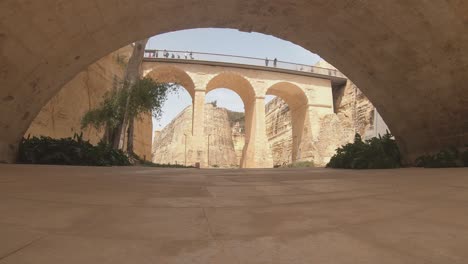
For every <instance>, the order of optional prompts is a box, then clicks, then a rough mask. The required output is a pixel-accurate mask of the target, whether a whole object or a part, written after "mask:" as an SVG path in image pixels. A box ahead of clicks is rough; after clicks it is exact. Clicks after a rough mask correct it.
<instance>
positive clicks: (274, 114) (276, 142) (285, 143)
mask: <svg viewBox="0 0 468 264" xmlns="http://www.w3.org/2000/svg"><path fill="white" fill-rule="evenodd" d="M265 112H266V132H267V137H268V141H269V142H270V149H271V152H272V157H273V164H274V165H283V164H290V163H291V162H292V154H291V151H292V123H291V114H290V111H289V107H288V105H287V104H286V103H285V102H284V101H283V100H282V99H281V98H279V97H276V98H274V99H273V100H271V101H270V102H269V103H268V104H266V106H265Z"/></svg>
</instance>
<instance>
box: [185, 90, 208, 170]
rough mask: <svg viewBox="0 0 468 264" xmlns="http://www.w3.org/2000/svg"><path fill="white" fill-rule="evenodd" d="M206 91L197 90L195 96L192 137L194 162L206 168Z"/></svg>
mask: <svg viewBox="0 0 468 264" xmlns="http://www.w3.org/2000/svg"><path fill="white" fill-rule="evenodd" d="M205 93H206V92H205V89H195V94H194V96H193V112H192V137H191V140H190V142H191V144H190V148H191V149H192V151H193V156H192V160H190V161H189V162H190V163H192V164H194V163H196V162H200V166H202V167H206V165H207V164H206V160H207V157H206V148H207V145H206V138H205V133H204V130H205Z"/></svg>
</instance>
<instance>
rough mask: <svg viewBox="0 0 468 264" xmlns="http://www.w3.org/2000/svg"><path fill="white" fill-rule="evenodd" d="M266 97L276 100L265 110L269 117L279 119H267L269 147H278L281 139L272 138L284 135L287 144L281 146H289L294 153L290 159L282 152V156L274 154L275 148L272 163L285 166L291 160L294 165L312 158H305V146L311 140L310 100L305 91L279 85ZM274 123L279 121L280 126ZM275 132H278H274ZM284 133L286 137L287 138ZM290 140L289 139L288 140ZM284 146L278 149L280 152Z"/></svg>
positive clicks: (267, 92) (268, 104) (289, 84)
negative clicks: (270, 144)
mask: <svg viewBox="0 0 468 264" xmlns="http://www.w3.org/2000/svg"><path fill="white" fill-rule="evenodd" d="M266 94H267V96H268V95H269V96H275V97H276V98H274V99H273V100H272V101H270V102H269V103H267V105H266V110H265V111H266V114H267V115H273V114H276V115H278V116H280V117H276V118H273V116H272V117H271V118H269V117H268V116H267V118H266V121H267V131H269V130H270V131H269V132H270V133H268V135H267V136H268V138H269V141H270V143H276V144H278V142H277V141H278V139H277V138H274V137H273V135H281V136H282V137H283V139H285V140H286V142H282V143H281V144H282V145H283V146H286V147H288V146H289V147H290V149H291V152H290V157H284V152H281V153H280V156H279V155H278V154H276V153H275V147H274V146H272V151H273V161H274V163H275V165H284V162H286V161H287V160H289V161H290V162H291V163H294V162H296V161H299V160H305V159H307V158H310V157H307V154H306V152H307V151H306V150H307V147H306V142H307V141H308V140H309V139H308V138H309V137H310V135H309V133H310V128H308V126H309V120H308V99H307V96H306V94H305V93H304V91H303V90H302V89H301V88H300V87H298V86H297V85H295V84H292V83H289V82H279V83H276V84H274V85H272V86H271V87H269V88H268V90H267V91H266ZM273 109H274V110H276V113H273ZM272 119H274V120H276V121H277V122H278V121H280V122H281V124H274V123H272ZM288 120H290V121H288ZM278 125H279V127H278ZM289 126H290V127H289ZM272 129H275V130H277V131H271V130H272ZM278 130H283V131H278ZM289 130H290V131H289ZM273 132H274V133H273ZM285 133H286V135H284V134H285ZM289 133H290V134H289ZM289 136H290V139H288V138H289ZM288 141H289V142H288ZM283 146H279V147H280V148H281V147H283ZM277 147H278V146H277ZM285 158H286V159H285Z"/></svg>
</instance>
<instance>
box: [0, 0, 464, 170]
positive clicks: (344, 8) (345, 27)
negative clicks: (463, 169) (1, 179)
mask: <svg viewBox="0 0 468 264" xmlns="http://www.w3.org/2000/svg"><path fill="white" fill-rule="evenodd" d="M181 6H190V7H191V8H190V9H188V10H186V11H187V14H188V15H187V16H184V18H183V19H181V17H180V16H177V15H174V14H178V13H180V7H181ZM207 8H209V9H210V10H211V12H210V15H206V9H207ZM434 10H442V11H443V12H439V13H435V12H434ZM466 10H468V2H466V1H441V2H434V1H425V2H420V1H419V2H417V3H415V2H412V1H405V2H402V1H400V2H395V1H385V2H382V1H373V2H369V1H367V2H359V1H355V2H352V4H350V2H349V1H348V0H337V1H333V2H330V1H319V2H317V1H312V2H311V1H303V2H300V3H295V2H294V3H293V2H286V3H285V2H284V1H280V0H271V1H268V2H265V1H263V0H239V1H229V0H206V1H205V0H204V1H201V0H198V1H196V2H193V0H190V1H189V0H180V1H172V2H167V1H162V0H135V1H133V2H132V3H131V4H129V3H126V2H121V1H111V0H103V1H98V2H96V1H92V0H69V1H67V2H66V4H64V3H61V2H57V1H44V2H41V3H40V5H39V4H37V5H36V4H30V3H29V2H19V1H14V0H5V1H2V2H1V3H0V17H2V24H1V25H0V32H2V33H1V34H0V47H1V49H0V62H1V63H0V87H1V91H0V100H2V101H1V102H2V103H1V104H0V113H1V118H0V128H1V129H2V133H1V135H0V157H1V158H0V161H6V160H9V161H11V160H12V159H13V158H14V156H15V152H16V148H17V143H18V142H19V140H20V139H21V137H22V136H23V134H24V133H25V131H26V130H27V128H28V127H29V125H30V123H31V122H32V120H33V119H34V117H35V116H36V115H37V114H38V113H39V111H40V109H41V108H42V107H43V106H44V105H45V104H46V103H47V102H48V101H49V100H50V98H52V97H53V96H54V95H55V94H56V93H57V92H58V91H59V90H60V88H61V87H62V86H63V85H64V84H65V83H66V82H68V81H69V80H71V79H72V78H73V77H74V76H75V75H76V74H78V73H79V72H80V71H82V70H84V69H85V68H86V67H87V66H89V65H90V64H91V63H93V62H95V61H97V60H98V59H99V58H102V57H103V56H105V55H106V54H109V53H110V52H112V51H114V50H117V49H118V48H119V47H122V46H124V45H126V44H128V43H131V42H133V41H136V40H139V39H143V38H146V37H149V36H152V35H156V34H160V33H165V32H171V31H176V30H182V29H189V28H202V27H218V28H220V27H222V28H234V29H239V30H242V31H248V32H254V31H255V32H260V33H264V34H270V35H274V36H278V37H281V38H283V39H286V40H288V41H291V42H293V43H296V44H298V45H301V46H302V47H304V48H306V49H308V50H312V51H315V52H317V53H319V54H320V55H321V56H322V57H323V58H325V59H326V60H327V61H329V62H330V63H332V64H333V65H335V66H336V67H338V68H339V69H340V70H341V71H342V72H343V73H345V74H346V75H347V76H348V77H350V78H351V79H352V80H353V82H355V83H356V84H357V85H358V86H359V87H360V89H361V90H362V91H363V92H364V93H365V95H366V96H367V97H368V98H369V99H370V100H371V101H372V102H373V103H374V105H375V106H376V107H377V109H378V110H379V113H380V114H381V115H382V117H383V118H384V119H385V120H386V123H387V124H388V125H389V128H390V130H391V131H392V132H393V133H394V134H395V137H396V138H397V141H398V142H399V145H400V148H401V151H402V154H403V155H405V156H406V158H407V160H412V159H414V158H415V157H417V156H419V155H420V154H423V153H425V152H431V151H432V152H433V151H438V150H440V149H441V148H443V147H447V146H450V145H454V146H460V147H461V146H463V145H464V144H465V143H466V142H467V138H466V134H467V127H466V122H465V120H466V116H468V108H467V107H466V105H467V101H466V97H464V96H459V95H460V94H468V86H466V85H461V84H464V83H467V82H468V75H467V74H466V71H467V67H468V66H467V65H468V64H467V62H468V52H467V50H468V41H467V38H468V37H467V34H466V23H465V22H466V18H465V17H466V15H465V14H466ZM395 13H398V14H399V19H395V16H394V14H395ZM155 14H157V15H155ZM428 17H437V19H428ZM330 18H333V19H330ZM312 20H313V21H321V23H313V22H312ZM408 25H412V26H411V27H408ZM357 65H359V66H357Z"/></svg>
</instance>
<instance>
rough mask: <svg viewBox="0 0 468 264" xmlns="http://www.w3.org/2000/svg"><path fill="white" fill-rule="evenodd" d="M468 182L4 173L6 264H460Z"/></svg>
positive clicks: (52, 169)
mask: <svg viewBox="0 0 468 264" xmlns="http://www.w3.org/2000/svg"><path fill="white" fill-rule="evenodd" d="M467 174H468V169H433V170H431V169H399V170H368V171H349V170H332V169H256V170H238V169H235V170H230V169H226V170H216V169H209V170H203V169H202V170H196V169H178V170H174V169H154V168H143V167H127V168H115V167H114V168H92V167H80V168H76V167H62V166H19V165H0V199H1V201H2V202H1V203H0V262H1V263H2V264H18V263H21V264H33V263H34V264H56V263H57V264H63V263H70V264H78V263H79V264H82V263H87V264H94V263H96V264H121V263H122V264H128V263H139V264H153V263H164V264H181V263H191V264H192V263H193V264H219V263H226V264H231V263H232V264H234V263H236V264H239V263H243V264H244V263H245V264H260V263H272V264H284V263H296V264H310V263H321V264H354V263H356V264H363V263H366V264H375V263H381V264H401V263H407V264H432V263H453V264H464V263H466V259H468V252H467V250H466V245H467V244H468V212H467V210H466V204H467V203H468V195H467V192H466V189H467V188H468V178H467V177H466V175H467Z"/></svg>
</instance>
